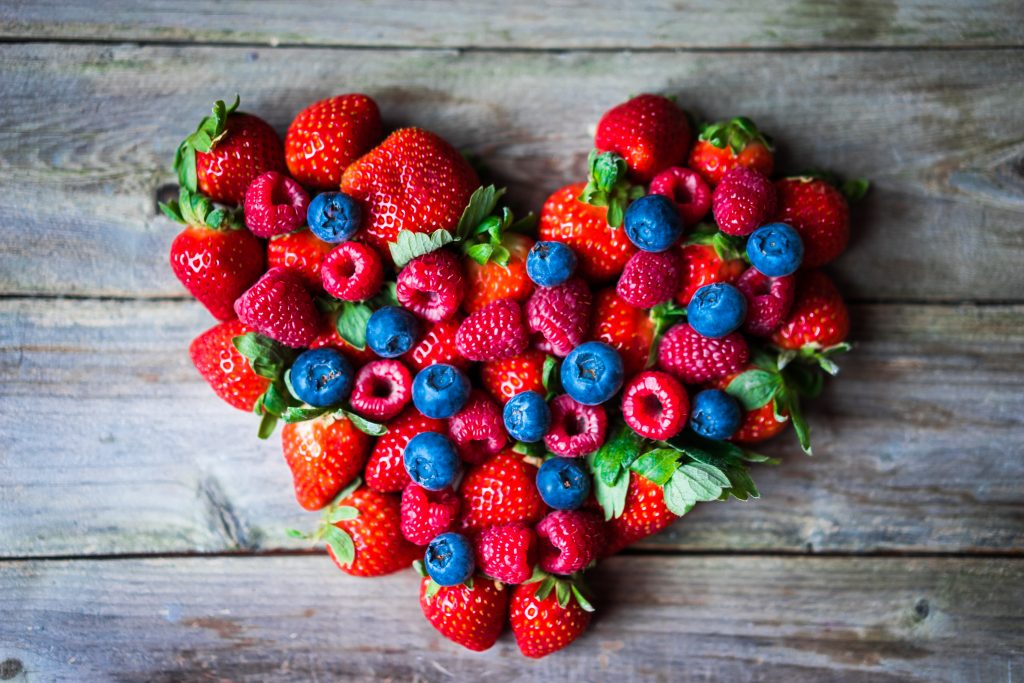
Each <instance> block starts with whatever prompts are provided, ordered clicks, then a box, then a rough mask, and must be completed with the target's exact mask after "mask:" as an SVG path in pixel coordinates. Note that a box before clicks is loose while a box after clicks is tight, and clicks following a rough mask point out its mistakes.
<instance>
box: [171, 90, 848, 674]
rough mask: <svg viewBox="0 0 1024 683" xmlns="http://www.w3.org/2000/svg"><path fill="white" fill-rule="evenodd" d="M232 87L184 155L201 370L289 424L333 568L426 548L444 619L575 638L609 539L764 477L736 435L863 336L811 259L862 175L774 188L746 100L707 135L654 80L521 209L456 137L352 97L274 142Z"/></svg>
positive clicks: (179, 245)
mask: <svg viewBox="0 0 1024 683" xmlns="http://www.w3.org/2000/svg"><path fill="white" fill-rule="evenodd" d="M237 108H238V100H237V99H236V100H235V102H234V103H233V104H232V105H230V106H228V105H226V104H225V103H224V102H217V104H216V105H215V106H214V108H213V112H212V114H211V115H210V116H208V117H206V118H204V119H203V120H202V122H201V123H200V125H199V126H198V128H197V129H196V130H195V132H194V133H192V134H191V135H189V136H188V138H186V139H185V141H184V142H182V144H181V146H180V147H179V148H178V151H177V153H176V155H175V159H174V167H175V169H176V171H177V173H178V177H179V180H180V184H181V189H180V195H179V198H178V200H177V201H173V202H169V203H168V204H166V205H162V209H163V210H164V212H165V213H166V214H167V215H168V216H169V217H170V218H171V219H173V220H175V221H177V222H179V223H182V224H184V225H185V228H184V229H183V230H182V232H181V233H180V234H179V235H178V236H177V237H176V238H175V240H174V242H173V244H172V246H171V267H172V269H173V270H174V273H175V275H176V276H177V277H178V278H179V280H181V282H182V284H183V285H184V286H185V287H186V288H187V289H188V291H189V292H190V293H191V294H192V295H193V296H195V298H196V299H198V300H199V301H200V303H202V304H203V305H204V306H206V308H207V309H208V310H209V311H210V313H211V314H212V315H213V316H214V317H215V318H217V319H218V320H219V321H220V323H219V324H217V325H215V326H214V327H212V328H211V329H209V330H207V331H206V332H204V333H202V334H200V335H199V336H198V337H197V338H196V339H195V340H194V341H193V342H192V345H191V347H190V354H191V357H192V361H193V363H194V364H195V366H196V369H197V370H199V372H200V374H201V375H202V376H203V377H204V378H205V379H206V380H207V381H208V382H209V384H210V386H211V387H212V388H213V390H214V391H215V392H216V393H217V395H218V396H220V397H221V398H222V399H224V400H225V401H226V402H227V403H229V404H231V405H232V406H234V407H235V408H238V409H241V410H246V411H252V412H254V413H255V414H256V415H257V416H259V419H260V422H259V436H260V437H261V438H267V437H269V436H270V435H271V433H272V432H273V431H274V429H275V426H276V424H277V423H279V422H283V423H284V426H283V428H282V429H281V443H282V447H283V450H284V460H285V463H286V464H287V465H288V467H289V468H290V470H291V473H292V478H293V483H294V489H295V496H296V499H297V500H298V503H299V505H301V506H302V507H303V508H305V509H307V510H311V511H320V513H321V520H320V525H319V527H318V528H317V529H316V530H315V531H313V532H311V533H302V532H297V531H295V532H290V533H292V535H295V536H299V537H303V538H309V539H312V540H314V541H317V542H323V543H324V544H325V545H326V548H327V552H328V554H329V555H330V557H331V558H332V559H333V560H334V562H335V563H336V564H337V565H338V567H339V568H340V569H341V570H342V571H344V572H346V573H348V574H352V575H356V576H380V575H383V574H388V573H391V572H395V571H399V570H401V569H405V568H407V567H409V566H410V565H413V566H415V567H416V568H417V570H418V571H419V572H420V573H421V575H422V576H423V579H422V582H421V587H420V604H421V607H422V609H423V614H424V615H425V616H426V618H427V620H428V621H429V622H430V623H431V624H432V625H433V626H434V627H435V628H436V629H437V630H438V631H439V632H440V633H441V634H443V635H444V636H445V637H446V638H449V639H450V640H452V641H454V642H456V643H459V644H461V645H464V646H465V647H467V648H470V649H472V650H485V649H487V648H489V647H491V646H492V645H493V644H494V642H495V641H496V639H497V638H498V636H499V635H500V633H501V631H502V630H503V628H504V625H505V623H506V622H509V623H511V627H512V631H513V634H514V635H515V639H516V643H517V644H518V646H519V648H520V650H521V651H522V653H523V654H524V655H526V656H528V657H543V656H545V655H547V654H550V653H551V652H554V651H556V650H559V649H561V648H563V647H565V646H566V645H568V644H569V643H571V642H572V641H573V640H574V639H575V638H576V637H577V636H579V635H580V634H581V633H582V632H583V631H584V630H585V629H586V627H587V625H588V623H589V621H590V617H591V613H592V611H593V609H594V608H593V606H592V599H591V596H590V592H589V590H588V588H587V587H586V585H585V584H584V581H583V576H584V574H585V573H586V571H587V570H588V569H590V568H591V567H593V566H594V565H595V564H596V563H597V562H599V561H600V560H601V559H602V558H604V557H607V556H609V555H611V554H614V553H616V552H618V551H619V550H621V549H623V548H625V547H626V546H628V545H630V544H632V543H634V542H636V541H638V540H640V539H642V538H644V537H646V536H649V535H651V534H654V533H657V532H658V531H661V530H662V529H664V528H665V527H667V526H668V525H669V524H671V523H672V522H673V521H675V520H676V519H678V518H679V517H680V516H682V515H685V514H686V513H687V512H689V511H690V510H691V509H692V508H693V507H694V506H695V505H696V504H697V503H699V502H703V501H716V500H722V501H724V500H727V499H729V498H736V499H738V500H748V499H750V498H757V497H758V491H757V487H756V486H755V485H754V482H753V480H752V479H751V477H750V474H749V472H748V466H749V465H750V464H751V463H772V462H775V461H774V460H773V459H771V458H768V457H766V456H763V455H759V454H757V453H755V452H753V451H751V450H749V447H750V446H751V445H753V444H756V443H758V442H761V441H764V440H766V439H768V438H771V437H773V436H775V435H776V434H778V433H780V432H782V431H784V430H785V429H786V428H787V426H788V425H792V426H793V431H794V432H795V434H796V437H797V439H798V441H799V444H800V446H801V448H802V449H803V450H804V451H806V452H807V453H808V454H809V453H810V452H811V444H810V430H809V428H808V426H807V423H806V420H805V419H804V417H803V412H802V409H801V399H811V398H814V397H815V396H817V395H818V393H819V392H820V391H821V387H822V383H823V377H824V375H825V374H835V373H836V372H837V370H838V368H837V366H836V363H835V357H836V356H837V355H838V354H839V353H841V352H843V351H846V350H847V349H848V348H849V346H848V344H847V343H846V337H847V334H848V331H849V316H848V313H847V309H846V305H845V304H844V303H843V299H842V297H841V296H840V294H839V291H838V290H837V289H836V287H835V285H834V284H833V283H832V281H831V280H830V279H829V277H828V276H827V275H826V274H825V273H824V272H823V271H821V270H819V268H820V267H821V266H824V265H826V264H828V263H829V262H831V261H832V260H834V259H835V258H836V257H837V256H839V254H840V253H842V251H843V250H844V249H845V248H846V245H847V242H848V238H849V223H850V220H849V208H848V200H849V199H856V198H858V197H859V196H860V195H862V194H863V193H864V191H865V190H866V189H867V185H866V183H865V182H863V181H855V182H848V183H845V184H843V185H842V186H840V187H837V186H836V183H835V180H834V178H831V177H825V176H821V175H811V176H795V177H781V178H778V179H776V180H774V181H773V180H771V179H770V178H771V177H772V175H773V173H774V171H775V169H774V154H773V144H772V142H771V140H770V139H769V138H768V137H767V136H765V135H764V134H762V133H761V132H760V131H759V130H758V129H757V127H756V126H755V125H754V124H753V123H752V122H751V121H750V120H749V119H746V118H733V119H730V120H727V121H724V122H721V123H710V124H705V125H703V126H701V127H700V130H699V131H697V132H698V134H697V135H696V137H695V138H694V135H693V133H694V131H693V130H692V124H691V122H690V119H689V118H688V116H687V114H686V113H685V112H684V111H683V110H682V109H680V108H679V107H678V106H677V105H676V104H675V103H674V102H673V101H672V100H670V99H668V98H665V97H662V96H659V95H640V96H638V97H634V98H633V99H630V100H629V101H627V102H625V103H623V104H620V105H618V106H616V107H614V108H613V109H611V110H610V111H608V112H607V113H606V114H605V115H604V116H603V117H602V118H601V120H600V122H599V123H598V126H597V133H596V137H595V141H594V146H595V149H594V151H593V152H592V153H591V155H590V157H589V161H588V166H589V168H588V173H587V178H586V180H585V181H584V182H579V183H575V184H570V185H567V186H566V187H563V188H561V189H559V190H556V191H555V192H553V193H552V194H551V196H550V197H549V198H548V200H547V202H545V204H544V206H543V208H542V209H541V211H540V214H539V218H536V219H535V217H534V216H533V215H532V214H531V215H529V216H526V217H524V218H519V219H517V218H516V217H515V216H513V214H512V212H511V211H510V210H509V209H508V208H507V207H504V206H502V204H501V200H502V196H503V194H504V190H501V189H497V188H495V187H494V186H493V185H485V184H484V183H482V182H481V181H480V180H479V177H478V174H477V171H476V170H475V169H474V168H473V167H472V166H471V165H470V163H469V162H468V161H467V160H466V159H465V158H464V157H463V156H462V155H461V154H459V152H458V151H457V150H456V149H455V148H454V147H452V146H451V145H450V144H449V143H448V142H446V141H445V140H444V139H442V138H441V137H439V136H437V135H435V134H433V133H430V132H428V131H425V130H421V129H418V128H405V129H402V130H398V131H395V132H393V133H391V134H389V135H387V136H386V137H385V135H384V129H383V126H382V125H381V118H380V112H379V110H378V108H377V105H376V103H375V102H374V101H373V100H372V99H371V98H370V97H367V96H365V95H360V94H351V95H341V96H338V97H333V98H330V99H327V100H323V101H320V102H317V103H314V104H312V105H310V106H309V107H307V108H306V109H305V110H303V111H302V112H300V113H299V115H298V116H297V117H296V118H295V120H294V121H293V122H292V124H291V126H290V127H289V129H288V133H287V135H286V136H285V139H284V142H283V143H282V141H281V139H280V137H279V136H278V135H277V133H276V132H275V131H274V129H273V128H272V127H271V126H269V125H268V124H267V123H266V122H264V121H263V120H262V119H260V118H259V117H257V116H254V115H252V114H243V113H240V112H239V111H238V110H237Z"/></svg>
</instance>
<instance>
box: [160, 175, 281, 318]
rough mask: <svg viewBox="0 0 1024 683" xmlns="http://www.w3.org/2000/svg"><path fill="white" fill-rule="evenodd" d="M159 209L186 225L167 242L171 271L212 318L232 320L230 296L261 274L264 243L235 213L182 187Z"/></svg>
mask: <svg viewBox="0 0 1024 683" xmlns="http://www.w3.org/2000/svg"><path fill="white" fill-rule="evenodd" d="M160 208H161V209H162V210H163V212H164V213H165V214H166V215H167V216H168V217H169V218H171V219H172V220H174V221H177V222H178V223H183V224H184V225H185V226H186V227H185V229H184V230H182V231H181V232H180V233H178V236H177V237H175V238H174V241H173V242H172V243H171V270H173V271H174V275H175V276H176V277H177V278H178V280H179V281H180V282H181V284H183V285H185V289H187V290H188V291H189V294H191V295H192V296H194V297H195V298H196V299H197V300H198V301H199V303H201V304H202V305H203V306H205V307H206V309H207V310H208V311H210V313H211V314H212V315H213V317H215V318H217V319H218V320H231V319H232V318H234V317H235V311H234V303H235V299H237V298H238V297H239V296H241V295H242V293H244V292H245V290H246V289H248V288H249V287H250V286H251V285H252V283H254V282H256V280H258V279H259V277H260V275H262V273H263V266H264V263H265V259H264V255H263V243H262V242H260V240H258V239H257V238H256V237H255V236H254V235H253V234H252V233H250V232H249V231H248V230H244V229H242V227H241V224H240V222H239V220H238V217H237V216H236V215H235V214H234V212H227V211H224V210H223V209H215V208H213V205H212V204H211V203H210V200H209V199H207V198H206V197H203V196H202V195H198V194H193V193H191V192H189V191H188V190H186V189H184V188H182V189H181V192H180V194H179V198H178V200H177V201H172V202H169V203H167V204H161V205H160Z"/></svg>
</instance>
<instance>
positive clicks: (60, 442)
mask: <svg viewBox="0 0 1024 683" xmlns="http://www.w3.org/2000/svg"><path fill="white" fill-rule="evenodd" d="M854 319H855V336H856V338H857V339H859V340H860V341H859V342H858V346H857V349H856V351H855V353H853V354H852V355H851V356H850V357H849V358H847V359H845V360H844V362H843V365H844V370H843V373H842V374H841V376H840V377H839V378H838V379H837V380H835V381H833V382H832V383H831V384H830V386H829V389H828V390H827V391H826V393H825V395H824V396H823V398H822V400H821V401H820V402H819V403H818V404H817V405H816V406H815V407H814V409H813V410H812V411H811V422H812V425H813V427H814V430H815V442H816V443H815V450H816V455H815V456H814V457H813V458H807V457H805V456H803V455H801V454H800V453H799V450H798V449H797V448H796V447H795V444H794V442H793V440H792V439H791V437H789V436H787V437H785V438H783V439H782V440H781V441H779V442H778V443H775V444H773V445H771V447H770V448H769V449H767V450H769V451H770V452H772V453H775V454H777V455H780V456H784V457H785V462H784V463H783V464H782V465H781V466H779V467H777V468H768V467H762V468H759V469H758V470H757V472H756V473H755V478H756V480H757V481H758V483H759V484H760V486H761V489H762V492H763V494H764V495H763V498H762V500H760V501H757V502H752V503H747V504H740V503H735V502H734V503H729V504H709V505H704V506H700V507H699V508H698V509H697V510H695V511H694V512H692V513H691V514H690V515H688V516H687V517H686V518H685V519H684V520H682V521H681V522H679V523H678V524H676V525H675V526H674V527H672V528H671V529H670V530H669V531H668V532H666V533H665V534H663V535H661V536H660V537H657V538H655V539H651V540H650V541H648V543H647V546H648V547H657V548H666V549H690V550H707V549H716V550H721V549H762V550H786V551H803V550H805V549H807V550H814V551H851V552H871V551H876V550H899V551H904V550H906V551H949V552H974V551H999V552H1018V553H1019V552H1020V551H1021V550H1024V512H1022V511H1024V505H1022V503H1024V489H1022V488H1021V486H1020V481H1021V479H1022V477H1024V458H1022V457H1021V455H1022V450H1021V448H1022V444H1024V419H1022V417H1021V413H1020V410H1019V404H1020V396H1021V395H1022V393H1024V391H1022V390H1024V370H1022V368H1024V364H1022V362H1021V361H1022V349H1024V324H1022V323H1024V306H985V307H971V306H964V307H946V306H897V305H866V306H857V307H855V308H854ZM208 324H209V319H208V316H207V315H206V314H205V312H204V311H202V310H201V309H200V308H199V306H198V305H196V304H191V303H184V302H160V303H156V302H97V301H55V302H45V303H43V302H40V301H37V300H32V299H23V300H17V299H13V300H6V301H2V302H0V416H2V418H0V465H2V471H3V476H2V477H0V520H3V521H2V523H0V555H6V556H9V557H10V556H40V555H42V556H52V555H89V554H96V553H99V554H108V553H156V552H189V551H219V550H225V549H232V548H242V549H248V550H273V549H276V548H282V547H292V548H295V547H301V545H299V544H297V543H296V542H295V541H290V540H288V539H287V538H286V537H285V535H284V529H286V528H288V527H298V528H305V527H309V526H311V525H312V524H313V521H314V519H313V517H312V516H311V515H310V514H308V513H304V512H302V511H301V510H300V509H299V508H298V506H297V505H296V504H295V502H294V500H293V497H292V493H291V486H290V476H289V474H288V470H287V468H286V467H285V465H284V463H283V461H282V459H281V456H280V452H279V446H278V444H277V441H276V439H275V440H272V441H271V442H269V443H264V442H260V441H259V440H258V439H257V438H256V436H255V421H254V418H253V417H252V416H251V415H247V414H244V413H242V412H239V411H235V410H232V409H230V408H229V407H227V406H226V405H224V404H222V403H220V402H219V400H218V399H216V398H215V397H214V396H213V395H212V393H211V392H210V391H209V389H208V388H207V387H206V385H205V384H204V383H203V382H202V380H201V379H199V377H198V376H197V375H196V373H195V371H194V369H193V368H192V367H191V364H190V362H189V360H188V356H187V352H186V347H187V344H188V342H189V340H190V339H191V338H192V337H194V336H195V335H196V334H197V333H198V332H199V331H201V330H202V329H204V328H205V326H207V325H208Z"/></svg>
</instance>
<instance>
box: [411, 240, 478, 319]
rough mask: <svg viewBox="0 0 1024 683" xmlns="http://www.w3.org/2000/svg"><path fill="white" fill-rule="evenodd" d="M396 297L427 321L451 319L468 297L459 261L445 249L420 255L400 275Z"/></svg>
mask: <svg viewBox="0 0 1024 683" xmlns="http://www.w3.org/2000/svg"><path fill="white" fill-rule="evenodd" d="M396 294H397V296H398V302H399V303H400V304H402V305H403V306H405V307H406V308H407V309H409V310H410V311H412V312H413V313H415V314H416V315H418V316H419V317H421V318H423V319H424V320H429V321H431V322H435V323H436V322H440V321H442V320H448V319H449V318H451V317H452V316H453V315H454V314H455V311H457V310H459V306H460V305H462V297H463V296H465V294H466V278H465V276H464V275H463V273H462V264H461V263H460V262H459V258H458V257H457V256H456V255H455V254H453V253H451V252H450V251H444V250H443V249H442V250H439V251H432V252H430V253H429V254H424V255H423V256H417V257H416V258H414V259H413V260H412V261H410V262H409V265H407V266H406V267H405V268H403V269H402V272H401V273H399V274H398V287H397V290H396Z"/></svg>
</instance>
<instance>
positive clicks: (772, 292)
mask: <svg viewBox="0 0 1024 683" xmlns="http://www.w3.org/2000/svg"><path fill="white" fill-rule="evenodd" d="M736 287H737V289H739V290H740V291H741V292H743V296H745V297H746V298H747V318H746V320H745V321H744V322H743V331H744V332H746V333H747V334H751V335H753V336H755V337H767V336H768V335H770V334H771V333H772V332H774V331H775V330H777V329H778V328H779V326H780V325H781V324H782V321H783V320H785V319H786V316H787V315H789V309H790V308H791V307H792V306H793V296H794V294H795V292H796V276H795V275H786V276H785V277H768V276H767V275H764V274H763V273H761V272H760V271H758V270H757V268H748V269H747V270H746V271H745V272H744V273H743V275H741V276H740V279H739V280H737V281H736Z"/></svg>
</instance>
